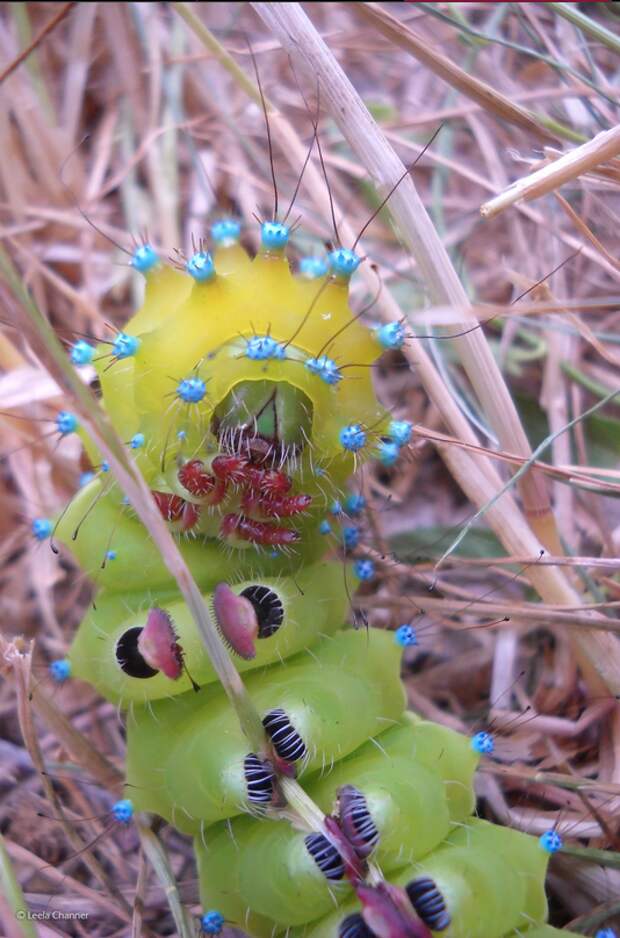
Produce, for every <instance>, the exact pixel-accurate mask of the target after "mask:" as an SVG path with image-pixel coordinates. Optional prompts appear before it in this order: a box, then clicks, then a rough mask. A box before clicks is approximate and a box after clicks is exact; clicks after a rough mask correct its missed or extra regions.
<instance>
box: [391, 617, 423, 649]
mask: <svg viewBox="0 0 620 938" xmlns="http://www.w3.org/2000/svg"><path fill="white" fill-rule="evenodd" d="M394 641H395V642H396V644H397V645H400V647H401V648H409V647H410V646H411V645H417V644H418V635H417V632H416V630H415V628H414V627H413V626H412V625H409V623H405V625H400V626H399V627H398V628H397V629H396V631H395V632H394Z"/></svg>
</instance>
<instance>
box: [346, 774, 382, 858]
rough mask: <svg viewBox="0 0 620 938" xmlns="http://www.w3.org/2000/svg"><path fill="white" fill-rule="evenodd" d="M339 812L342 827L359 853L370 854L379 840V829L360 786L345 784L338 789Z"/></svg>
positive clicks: (364, 855)
mask: <svg viewBox="0 0 620 938" xmlns="http://www.w3.org/2000/svg"><path fill="white" fill-rule="evenodd" d="M338 813H339V821H340V828H341V830H342V832H343V834H344V835H345V837H346V838H347V840H348V841H349V843H350V844H351V845H352V846H353V848H354V850H355V852H356V853H357V855H358V856H359V857H362V858H365V857H367V856H369V855H370V854H371V853H372V851H373V850H374V848H375V847H376V846H377V843H378V842H379V831H378V830H377V827H376V825H375V822H374V821H373V818H372V815H371V813H370V810H369V808H368V805H367V803H366V798H365V797H364V795H363V793H362V792H361V791H360V790H359V788H355V786H354V785H343V786H342V787H341V788H339V789H338Z"/></svg>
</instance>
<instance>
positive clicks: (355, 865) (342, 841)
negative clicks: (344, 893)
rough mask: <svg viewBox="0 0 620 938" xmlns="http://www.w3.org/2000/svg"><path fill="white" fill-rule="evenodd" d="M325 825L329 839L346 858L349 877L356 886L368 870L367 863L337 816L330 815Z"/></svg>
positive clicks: (347, 875)
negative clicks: (358, 852) (342, 827)
mask: <svg viewBox="0 0 620 938" xmlns="http://www.w3.org/2000/svg"><path fill="white" fill-rule="evenodd" d="M323 826H324V827H325V830H326V832H327V834H329V840H331V842H332V843H333V844H334V845H335V846H336V847H337V849H338V853H339V854H340V856H341V857H342V858H343V860H344V864H345V867H344V868H345V875H346V877H347V879H348V880H349V882H351V883H353V885H354V886H355V884H356V883H358V882H360V881H361V880H363V879H364V877H365V875H366V872H367V870H368V866H367V864H366V863H365V862H364V861H363V860H361V859H360V857H359V856H358V854H357V852H356V850H355V847H354V846H353V844H352V843H351V841H350V840H349V839H348V837H347V836H346V834H345V833H344V831H343V830H342V829H341V827H340V825H339V824H338V821H337V820H336V818H334V817H330V816H329V815H328V816H327V817H326V818H325V819H324V821H323Z"/></svg>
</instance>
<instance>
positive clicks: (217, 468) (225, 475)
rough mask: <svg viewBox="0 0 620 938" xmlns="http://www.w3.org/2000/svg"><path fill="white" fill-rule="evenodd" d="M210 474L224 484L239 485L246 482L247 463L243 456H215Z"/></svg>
mask: <svg viewBox="0 0 620 938" xmlns="http://www.w3.org/2000/svg"><path fill="white" fill-rule="evenodd" d="M211 472H212V473H213V475H214V476H216V478H218V479H221V481H222V482H224V483H230V484H231V485H241V484H242V483H245V482H247V481H248V461H247V459H244V458H243V456H232V455H231V456H225V455H220V456H216V457H215V459H214V460H213V461H212V463H211Z"/></svg>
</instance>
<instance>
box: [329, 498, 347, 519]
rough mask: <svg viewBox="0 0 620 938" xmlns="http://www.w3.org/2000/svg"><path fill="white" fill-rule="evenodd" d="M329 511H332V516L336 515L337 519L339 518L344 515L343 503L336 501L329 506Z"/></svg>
mask: <svg viewBox="0 0 620 938" xmlns="http://www.w3.org/2000/svg"><path fill="white" fill-rule="evenodd" d="M329 511H330V514H332V515H334V516H335V517H338V515H342V514H343V513H344V512H343V508H342V502H341V501H339V500H338V499H336V501H334V502H332V503H331V505H330V506H329Z"/></svg>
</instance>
